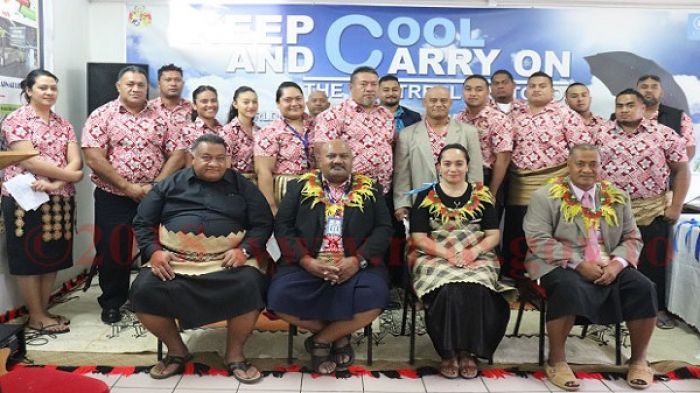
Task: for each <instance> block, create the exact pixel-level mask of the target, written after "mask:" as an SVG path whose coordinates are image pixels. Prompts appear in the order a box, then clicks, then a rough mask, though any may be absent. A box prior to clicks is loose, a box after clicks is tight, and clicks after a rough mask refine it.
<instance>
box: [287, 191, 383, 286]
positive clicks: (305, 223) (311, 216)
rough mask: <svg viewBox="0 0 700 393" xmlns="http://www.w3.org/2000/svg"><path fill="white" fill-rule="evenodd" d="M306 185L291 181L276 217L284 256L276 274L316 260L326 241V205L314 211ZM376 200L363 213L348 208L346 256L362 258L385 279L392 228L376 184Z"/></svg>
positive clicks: (344, 229)
mask: <svg viewBox="0 0 700 393" xmlns="http://www.w3.org/2000/svg"><path fill="white" fill-rule="evenodd" d="M304 184H305V182H300V181H297V180H293V181H291V182H290V183H289V184H288V186H287V194H286V195H285V196H284V198H283V199H282V202H281V203H280V207H279V211H278V212H277V217H276V218H275V239H276V240H277V243H278V244H279V247H280V251H281V252H282V257H281V259H280V263H279V266H278V271H277V274H285V272H286V271H288V270H290V269H286V267H289V266H290V265H292V266H293V265H298V263H299V260H300V259H301V258H302V257H303V256H304V255H311V256H312V257H316V256H317V255H318V252H319V250H320V249H321V243H322V242H323V230H324V227H325V222H324V221H325V219H324V218H325V206H324V205H323V204H321V203H318V204H316V206H314V207H313V208H311V202H312V201H311V200H310V199H306V200H303V201H302V199H303V197H302V195H301V189H302V188H303V186H304ZM373 194H374V200H372V199H367V200H366V201H365V205H364V208H363V211H360V209H359V208H354V207H346V208H345V212H344V215H343V248H344V249H345V256H358V257H359V256H362V257H364V258H365V259H366V260H367V262H369V266H368V267H367V270H368V271H371V272H373V273H378V274H380V275H382V276H383V277H386V268H385V266H384V254H385V253H386V250H387V248H388V247H389V243H390V239H391V234H392V233H393V228H392V226H391V216H390V215H389V209H388V208H387V206H386V202H385V200H384V195H383V193H382V191H381V186H380V185H379V184H378V183H375V187H374V189H373ZM294 270H295V269H294Z"/></svg>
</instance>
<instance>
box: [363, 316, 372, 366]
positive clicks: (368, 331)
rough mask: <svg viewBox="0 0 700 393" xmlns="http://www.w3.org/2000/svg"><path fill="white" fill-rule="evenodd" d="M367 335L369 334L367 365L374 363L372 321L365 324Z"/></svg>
mask: <svg viewBox="0 0 700 393" xmlns="http://www.w3.org/2000/svg"><path fill="white" fill-rule="evenodd" d="M365 336H367V365H368V366H371V365H372V323H371V322H370V324H369V325H367V326H365Z"/></svg>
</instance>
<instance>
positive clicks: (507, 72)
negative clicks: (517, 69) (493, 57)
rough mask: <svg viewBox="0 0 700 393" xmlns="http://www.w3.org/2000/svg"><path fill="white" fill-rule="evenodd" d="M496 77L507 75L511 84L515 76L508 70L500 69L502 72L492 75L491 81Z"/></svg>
mask: <svg viewBox="0 0 700 393" xmlns="http://www.w3.org/2000/svg"><path fill="white" fill-rule="evenodd" d="M496 75H505V76H507V77H508V79H510V81H511V82H513V74H511V73H510V71H508V70H504V69H500V70H498V71H496V72H494V73H493V74H492V75H491V79H493V77H494V76H496Z"/></svg>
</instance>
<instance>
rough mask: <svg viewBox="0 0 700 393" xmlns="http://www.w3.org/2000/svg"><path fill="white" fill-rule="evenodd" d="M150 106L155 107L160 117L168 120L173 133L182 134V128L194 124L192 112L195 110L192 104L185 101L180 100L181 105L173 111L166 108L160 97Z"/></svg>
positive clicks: (151, 102) (149, 103)
mask: <svg viewBox="0 0 700 393" xmlns="http://www.w3.org/2000/svg"><path fill="white" fill-rule="evenodd" d="M148 105H150V106H151V107H153V109H154V110H155V111H156V112H157V113H158V116H160V117H162V118H164V119H167V120H168V122H169V123H170V128H171V129H172V130H173V132H176V133H177V132H180V130H182V127H184V126H186V125H188V124H192V111H193V110H194V108H193V107H192V103H191V102H189V101H187V100H185V99H180V103H179V104H177V105H176V106H175V108H173V109H168V108H166V107H165V105H164V104H163V101H162V100H161V99H160V97H158V98H155V99H153V100H151V101H149V102H148Z"/></svg>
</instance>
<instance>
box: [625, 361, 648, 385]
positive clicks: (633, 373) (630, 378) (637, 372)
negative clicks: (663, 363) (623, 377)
mask: <svg viewBox="0 0 700 393" xmlns="http://www.w3.org/2000/svg"><path fill="white" fill-rule="evenodd" d="M653 382H654V370H652V369H651V367H649V364H648V363H646V364H639V363H635V364H630V365H629V368H628V370H627V384H628V385H629V386H630V387H632V388H634V389H646V388H648V387H649V386H651V384H652V383H653Z"/></svg>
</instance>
